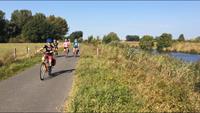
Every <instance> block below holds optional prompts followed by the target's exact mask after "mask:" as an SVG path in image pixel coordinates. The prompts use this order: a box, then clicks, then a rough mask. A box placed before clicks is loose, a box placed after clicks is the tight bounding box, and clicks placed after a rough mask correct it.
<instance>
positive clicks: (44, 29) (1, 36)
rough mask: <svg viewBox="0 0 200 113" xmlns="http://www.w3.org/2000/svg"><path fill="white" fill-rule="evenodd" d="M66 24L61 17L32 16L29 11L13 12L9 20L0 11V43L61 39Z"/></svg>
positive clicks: (64, 32) (39, 14)
mask: <svg viewBox="0 0 200 113" xmlns="http://www.w3.org/2000/svg"><path fill="white" fill-rule="evenodd" d="M68 30H69V27H68V23H67V21H66V20H65V19H63V18H62V17H56V16H54V15H50V16H46V15H45V14H43V13H36V14H35V15H33V14H32V12H31V11H30V10H15V11H13V12H12V14H11V19H10V20H8V19H6V18H5V12H3V11H2V10H0V42H1V43H5V42H45V41H46V39H47V38H48V37H52V38H55V39H63V38H64V36H65V35H66V33H67V32H68Z"/></svg>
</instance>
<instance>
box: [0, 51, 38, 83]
mask: <svg viewBox="0 0 200 113" xmlns="http://www.w3.org/2000/svg"><path fill="white" fill-rule="evenodd" d="M40 61H41V55H36V56H34V57H32V58H25V59H22V60H16V61H13V62H10V63H6V64H5V65H3V66H1V67H0V80H4V79H7V78H9V77H11V76H13V75H15V74H16V73H19V72H20V71H23V70H25V69H26V68H28V67H31V66H33V65H35V64H36V63H38V62H40Z"/></svg>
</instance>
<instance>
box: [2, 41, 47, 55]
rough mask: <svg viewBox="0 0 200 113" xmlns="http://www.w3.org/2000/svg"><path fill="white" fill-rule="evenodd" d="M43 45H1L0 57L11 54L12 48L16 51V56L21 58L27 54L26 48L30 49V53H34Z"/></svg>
mask: <svg viewBox="0 0 200 113" xmlns="http://www.w3.org/2000/svg"><path fill="white" fill-rule="evenodd" d="M43 45H44V44H43V43H1V44H0V51H1V52H0V56H4V55H5V54H8V53H9V54H13V53H14V48H16V50H17V56H18V57H22V56H25V55H26V54H27V47H28V48H30V53H34V52H35V51H36V49H39V48H40V47H42V46H43Z"/></svg>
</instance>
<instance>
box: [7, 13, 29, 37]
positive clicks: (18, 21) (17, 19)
mask: <svg viewBox="0 0 200 113" xmlns="http://www.w3.org/2000/svg"><path fill="white" fill-rule="evenodd" d="M31 18H32V12H31V11H30V10H15V11H14V12H13V13H12V15H11V22H12V23H14V24H15V25H17V27H18V28H19V31H18V32H16V34H15V35H20V33H21V31H22V29H23V27H24V25H25V24H26V23H27V22H28V21H29V20H30V19H31Z"/></svg>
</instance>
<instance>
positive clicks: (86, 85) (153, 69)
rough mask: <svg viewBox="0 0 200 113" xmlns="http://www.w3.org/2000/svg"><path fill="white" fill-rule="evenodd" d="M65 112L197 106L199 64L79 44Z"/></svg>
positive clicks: (194, 108) (199, 98)
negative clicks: (76, 64) (97, 48)
mask: <svg viewBox="0 0 200 113" xmlns="http://www.w3.org/2000/svg"><path fill="white" fill-rule="evenodd" d="M81 49H82V50H81V51H83V50H87V51H84V52H82V54H81V57H80V60H79V63H78V66H77V70H76V73H75V75H76V76H75V82H74V84H73V89H72V92H71V97H70V99H69V100H68V101H67V103H66V107H65V111H70V112H86V111H87V112H130V111H131V112H133V111H134V112H149V111H153V112H164V111H165V112H172V111H173V112H184V111H185V112H186V111H187V112H191V111H200V108H199V106H200V95H199V93H198V92H199V89H200V88H199V85H198V84H199V82H200V77H199V74H200V71H199V70H200V66H199V64H191V63H185V62H182V61H180V60H176V59H174V58H171V57H169V56H166V55H153V54H150V53H147V52H144V51H138V50H135V49H130V48H123V45H120V46H118V45H116V44H115V46H108V45H102V46H101V47H99V56H96V48H95V47H92V46H91V45H90V46H88V45H83V46H82V48H81Z"/></svg>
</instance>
